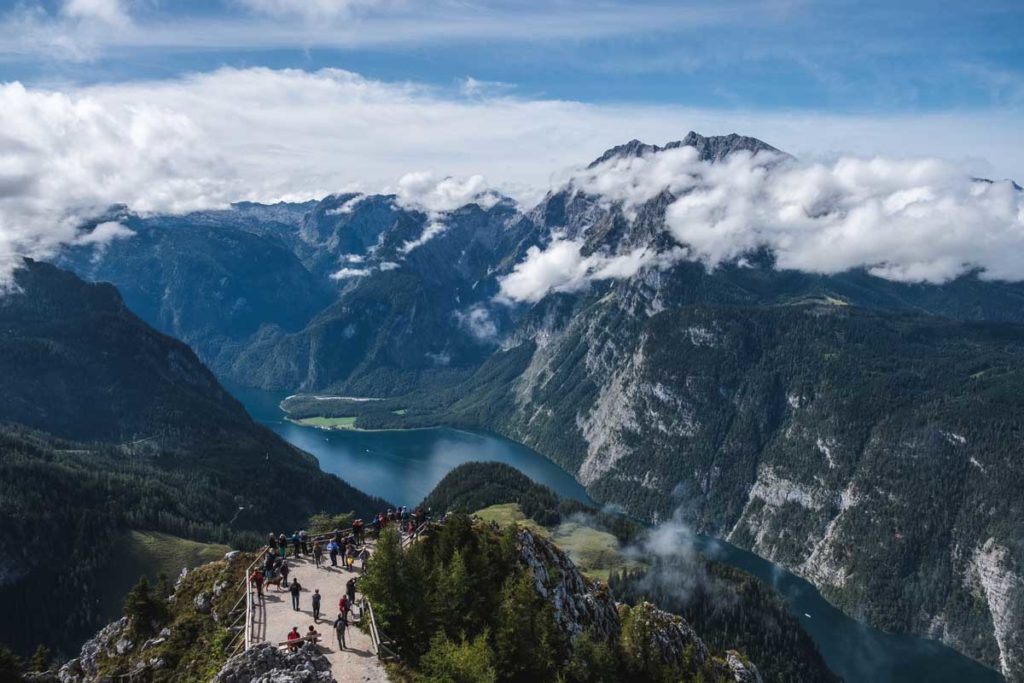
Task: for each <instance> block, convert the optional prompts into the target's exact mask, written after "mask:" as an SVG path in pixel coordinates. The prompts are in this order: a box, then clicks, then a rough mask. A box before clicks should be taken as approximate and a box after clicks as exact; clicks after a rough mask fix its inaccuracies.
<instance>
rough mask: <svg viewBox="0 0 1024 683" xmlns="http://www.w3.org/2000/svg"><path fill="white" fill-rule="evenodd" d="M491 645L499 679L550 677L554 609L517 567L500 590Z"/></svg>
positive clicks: (554, 655) (555, 644)
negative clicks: (499, 601) (492, 645)
mask: <svg viewBox="0 0 1024 683" xmlns="http://www.w3.org/2000/svg"><path fill="white" fill-rule="evenodd" d="M494 649H495V652H496V656H497V657H496V658H497V662H498V671H499V672H500V675H501V678H502V680H507V681H531V682H532V681H538V680H545V681H546V680H553V679H554V677H555V673H556V671H557V669H558V659H559V657H558V655H559V653H560V650H561V648H560V643H559V637H558V634H557V626H556V625H555V621H554V613H553V612H552V610H551V606H550V605H549V604H548V603H547V602H546V601H544V600H542V599H541V598H540V597H539V596H538V595H537V593H536V592H535V591H534V588H533V579H532V577H531V576H530V575H529V574H527V573H526V572H524V571H519V572H517V573H516V574H514V575H513V576H511V577H509V579H508V581H506V583H505V587H504V589H503V590H502V600H501V607H500V609H499V610H498V627H497V630H496V632H495V643H494Z"/></svg>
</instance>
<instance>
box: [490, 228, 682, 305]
mask: <svg viewBox="0 0 1024 683" xmlns="http://www.w3.org/2000/svg"><path fill="white" fill-rule="evenodd" d="M582 248H583V242H582V241H581V240H568V239H564V238H558V237H556V238H555V239H554V240H553V241H552V242H551V243H550V244H549V245H548V246H547V247H546V248H545V249H543V250H542V249H540V248H539V247H536V246H534V247H530V248H529V249H528V250H527V252H526V258H525V259H524V260H523V261H521V262H520V263H518V264H516V266H515V268H514V269H513V271H512V272H511V273H509V274H508V275H506V276H505V277H503V278H501V280H500V287H501V289H500V291H499V293H498V296H497V297H496V298H497V300H498V301H500V302H503V303H511V302H514V301H525V302H530V303H534V302H537V301H540V300H541V299H543V298H544V297H545V296H547V295H548V294H549V293H550V292H578V291H580V290H582V289H585V288H587V287H589V286H590V283H591V282H594V281H599V280H611V279H615V280H621V279H625V278H630V277H632V276H633V275H636V274H637V273H638V272H639V271H640V269H641V268H644V267H647V266H651V267H658V268H663V267H666V266H668V265H670V264H671V263H672V262H674V261H675V260H677V259H679V258H681V254H682V253H683V252H682V250H673V251H671V252H669V253H668V254H659V253H657V252H655V251H653V250H651V249H647V248H643V247H641V248H638V249H633V250H631V251H628V252H625V253H623V254H618V255H614V256H608V255H605V254H601V253H593V254H590V255H589V256H584V255H583V253H582Z"/></svg>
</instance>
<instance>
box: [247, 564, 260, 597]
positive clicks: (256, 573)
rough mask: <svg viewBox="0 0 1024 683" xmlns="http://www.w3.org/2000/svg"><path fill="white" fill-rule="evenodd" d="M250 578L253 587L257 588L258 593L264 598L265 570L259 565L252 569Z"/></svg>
mask: <svg viewBox="0 0 1024 683" xmlns="http://www.w3.org/2000/svg"><path fill="white" fill-rule="evenodd" d="M249 580H250V581H252V585H253V587H254V588H255V589H256V595H257V596H259V598H260V600H262V599H263V572H262V571H260V568H259V567H256V569H253V570H252V575H250V576H249Z"/></svg>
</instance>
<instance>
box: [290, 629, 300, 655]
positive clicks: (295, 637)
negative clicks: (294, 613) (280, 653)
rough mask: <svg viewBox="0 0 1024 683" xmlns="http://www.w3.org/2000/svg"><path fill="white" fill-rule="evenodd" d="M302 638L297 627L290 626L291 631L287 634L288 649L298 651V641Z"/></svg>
mask: <svg viewBox="0 0 1024 683" xmlns="http://www.w3.org/2000/svg"><path fill="white" fill-rule="evenodd" d="M300 638H302V636H301V635H300V634H299V627H298V626H292V630H291V631H289V632H288V649H290V650H297V649H299V639H300Z"/></svg>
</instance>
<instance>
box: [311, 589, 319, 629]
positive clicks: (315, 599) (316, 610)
mask: <svg viewBox="0 0 1024 683" xmlns="http://www.w3.org/2000/svg"><path fill="white" fill-rule="evenodd" d="M312 600H313V621H316V622H319V621H320V589H319V588H316V589H314V590H313V597H312Z"/></svg>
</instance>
